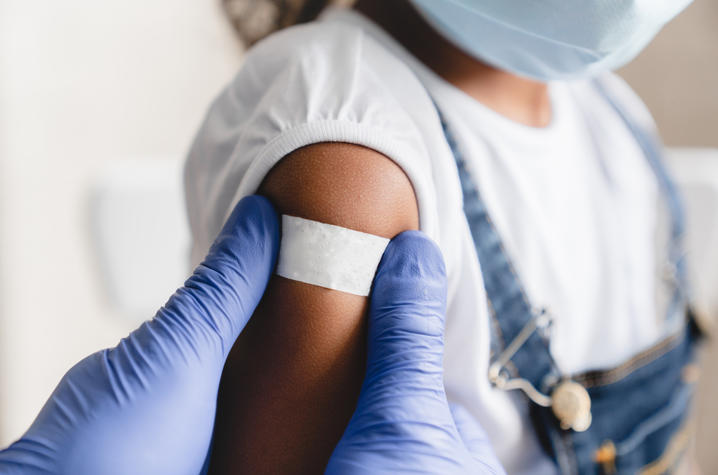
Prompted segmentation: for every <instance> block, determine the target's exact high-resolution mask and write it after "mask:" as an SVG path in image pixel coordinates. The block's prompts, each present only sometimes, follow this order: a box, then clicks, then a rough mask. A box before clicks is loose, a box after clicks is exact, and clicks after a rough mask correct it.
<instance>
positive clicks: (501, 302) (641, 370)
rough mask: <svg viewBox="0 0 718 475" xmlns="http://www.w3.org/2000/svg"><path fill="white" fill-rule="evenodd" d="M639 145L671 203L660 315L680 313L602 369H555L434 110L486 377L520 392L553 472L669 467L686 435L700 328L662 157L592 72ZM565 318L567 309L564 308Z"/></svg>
mask: <svg viewBox="0 0 718 475" xmlns="http://www.w3.org/2000/svg"><path fill="white" fill-rule="evenodd" d="M594 84H595V87H596V88H597V89H598V91H599V92H601V94H602V95H603V96H604V98H605V99H606V100H607V101H608V102H609V103H610V104H612V106H613V108H614V109H615V111H616V112H617V113H618V115H619V116H620V117H621V118H622V119H623V121H624V122H625V124H626V126H627V127H628V128H629V130H630V131H631V132H632V134H633V135H634V136H635V139H636V141H637V142H638V143H639V145H640V146H641V148H642V150H643V152H644V154H645V156H646V158H647V160H648V161H649V163H650V165H651V168H652V169H653V171H654V172H655V175H656V178H657V180H658V182H659V184H660V188H661V190H662V194H663V196H664V199H665V201H666V204H667V205H668V209H669V211H670V215H671V219H672V226H671V236H670V245H669V250H668V251H669V252H668V257H669V258H668V260H669V264H670V269H672V273H671V276H672V282H673V285H672V288H673V289H674V292H673V296H672V299H671V301H670V304H669V309H668V312H669V315H676V314H677V311H678V310H679V309H681V310H680V313H678V314H679V315H681V316H683V315H685V322H680V325H679V326H678V327H679V328H680V330H679V331H677V332H676V333H675V334H673V335H672V336H670V337H668V338H666V339H665V340H663V341H661V342H659V343H658V344H656V345H654V346H653V347H651V348H649V349H648V350H645V351H643V352H641V353H640V354H637V355H635V356H634V357H633V358H631V359H630V360H629V361H626V362H625V363H623V364H621V365H619V366H617V367H615V368H611V369H601V370H597V371H590V372H587V373H583V374H573V375H568V374H561V373H560V372H559V370H558V369H557V366H556V363H555V362H554V360H553V357H552V356H551V352H550V351H549V330H550V324H551V316H550V315H549V314H547V313H546V312H545V311H543V310H541V309H536V308H534V307H532V305H531V303H530V302H529V301H528V299H527V296H526V293H525V292H524V290H523V287H522V284H521V282H520V279H519V277H518V275H517V274H516V272H515V270H514V268H513V266H512V264H511V262H510V260H509V258H508V256H507V254H506V252H505V250H504V247H503V245H502V243H501V240H500V238H499V236H498V233H497V231H496V228H495V227H494V225H493V223H492V221H491V218H490V216H489V215H488V213H487V210H486V205H485V203H484V201H483V200H482V198H481V195H480V193H479V190H478V189H477V187H476V185H475V183H474V182H473V180H472V179H471V177H470V175H469V173H468V171H467V168H466V165H465V163H464V161H463V159H462V157H461V154H460V152H459V149H458V147H457V144H456V142H455V140H454V138H453V136H452V133H451V131H450V129H449V128H448V127H447V124H446V122H445V121H444V119H443V117H441V113H439V117H440V118H441V122H442V126H443V129H444V133H445V135H446V140H447V142H448V143H449V145H450V147H451V150H452V151H453V153H454V157H455V159H456V164H457V167H458V171H459V177H460V180H461V186H462V192H463V202H464V203H463V206H464V213H465V215H466V219H467V221H468V223H469V227H470V229H471V233H472V237H473V240H474V245H475V246H476V251H477V254H478V257H479V262H480V266H481V272H482V274H483V279H484V285H485V287H486V294H487V298H488V301H489V308H490V311H491V327H492V328H491V332H492V334H491V361H490V366H489V374H488V377H489V379H490V381H491V383H492V384H493V385H494V386H496V387H498V388H501V389H504V390H512V389H520V390H522V391H523V392H524V394H525V395H526V396H527V402H528V403H529V404H530V414H531V418H532V423H533V426H534V428H535V430H536V433H537V434H538V438H539V440H540V442H541V444H542V446H543V448H544V450H545V451H546V452H547V453H548V454H549V455H550V456H551V457H552V458H553V460H554V461H555V463H556V464H557V467H558V469H559V471H560V472H561V473H565V474H573V473H581V474H584V473H587V474H593V473H597V474H599V473H603V474H612V473H664V472H670V471H672V469H674V468H675V466H676V464H677V463H678V461H679V460H680V459H681V457H680V456H681V455H682V453H683V449H684V448H685V446H686V443H687V439H688V432H689V430H688V413H689V409H690V402H691V398H692V393H693V384H692V383H694V382H695V379H696V378H695V376H696V371H697V370H696V367H695V364H694V346H695V342H696V341H697V340H698V337H699V330H698V327H697V326H696V324H695V320H694V319H693V317H692V315H691V313H690V312H689V311H688V307H687V297H686V291H685V289H686V286H685V264H684V257H683V252H682V235H683V211H682V208H681V204H680V201H679V197H678V193H677V190H676V188H675V186H674V184H673V183H672V182H671V180H670V178H669V176H668V174H667V173H666V170H665V168H664V167H663V164H662V161H661V151H660V150H661V149H660V144H658V143H656V141H655V140H654V139H653V137H652V136H650V135H649V134H648V133H646V132H645V131H643V130H641V129H640V128H639V127H637V126H636V125H635V124H634V123H633V121H632V120H631V119H630V117H629V116H628V115H627V114H626V112H625V111H624V110H623V109H622V108H621V106H620V105H619V104H618V102H617V101H614V100H612V98H611V97H610V96H609V94H608V93H607V92H606V89H605V88H604V87H603V86H602V85H601V83H600V82H599V81H594ZM564 317H565V318H570V316H568V315H566V316H564Z"/></svg>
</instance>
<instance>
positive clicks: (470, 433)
mask: <svg viewBox="0 0 718 475" xmlns="http://www.w3.org/2000/svg"><path fill="white" fill-rule="evenodd" d="M445 312H446V276H445V270H444V263H443V259H442V257H441V253H440V252H439V250H438V248H437V247H436V245H434V244H433V243H432V242H431V241H429V240H428V239H427V238H425V237H423V235H422V234H421V233H418V232H414V231H409V232H405V233H402V234H400V235H399V236H397V237H396V238H394V239H393V240H392V241H391V242H390V243H389V245H388V246H387V248H386V251H385V252H384V256H383V257H382V260H381V263H380V265H379V269H378V271H377V274H376V277H375V278H374V284H373V287H372V295H371V302H370V305H369V338H368V340H369V351H368V361H367V371H366V379H365V380H364V385H363V386H362V390H361V394H360V396H359V401H358V404H357V409H356V411H355V413H354V415H353V417H352V419H351V421H350V423H349V426H348V427H347V429H346V431H345V432H344V435H343V437H342V439H341V441H340V442H339V445H337V448H336V449H335V451H334V454H333V455H332V457H331V459H330V461H329V465H328V466H327V470H326V472H327V474H330V475H332V474H365V473H367V474H369V473H370V474H377V473H387V474H389V473H391V474H396V473H436V474H439V473H440V474H450V473H472V474H477V473H493V474H504V470H503V468H502V467H501V464H500V463H499V462H498V460H497V458H496V456H495V455H494V453H493V450H492V448H491V445H490V443H489V440H488V438H487V437H486V434H485V433H484V431H483V430H482V429H481V428H480V427H479V426H478V424H476V422H474V420H473V419H472V417H471V416H470V415H469V413H468V412H467V411H465V410H463V409H462V408H460V407H458V406H451V407H450V405H449V404H448V402H447V400H446V394H445V392H444V384H443V369H442V358H443V352H444V351H443V350H444V341H443V340H444V316H445Z"/></svg>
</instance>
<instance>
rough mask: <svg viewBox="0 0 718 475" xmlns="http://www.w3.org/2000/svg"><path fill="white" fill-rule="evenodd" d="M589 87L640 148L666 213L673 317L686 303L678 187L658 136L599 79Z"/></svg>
mask: <svg viewBox="0 0 718 475" xmlns="http://www.w3.org/2000/svg"><path fill="white" fill-rule="evenodd" d="M593 84H594V86H595V88H596V90H597V91H598V92H599V94H601V96H603V98H604V99H605V100H606V102H607V103H608V104H610V105H611V107H612V108H613V110H614V111H615V112H616V114H618V116H619V117H620V118H621V119H622V120H623V122H624V124H625V125H626V127H627V128H628V130H629V131H630V132H631V134H632V135H633V137H634V138H635V140H636V141H637V142H638V145H639V146H640V147H641V150H642V151H643V154H644V155H645V157H646V159H647V160H648V163H649V165H650V166H651V169H652V170H653V173H654V174H655V176H656V179H657V181H658V185H659V186H660V189H661V194H662V196H663V199H664V201H665V202H666V205H667V208H668V211H669V213H670V217H671V230H670V241H669V244H668V262H667V263H666V266H665V271H666V272H665V273H666V277H667V278H668V279H669V281H670V283H671V284H672V285H673V287H674V290H675V292H674V295H673V298H672V301H671V304H670V306H669V309H668V316H671V315H674V314H675V311H676V310H677V309H678V308H679V307H680V306H684V305H685V304H686V303H687V301H688V297H689V286H688V282H687V280H688V279H687V276H686V263H685V252H684V242H683V241H684V231H685V215H684V211H683V203H682V202H681V196H680V193H679V191H678V187H677V186H676V184H675V183H674V182H673V180H672V179H671V176H670V173H669V172H668V170H667V168H666V165H665V163H664V158H663V145H662V144H661V143H660V141H659V140H658V137H656V136H655V135H653V134H651V133H649V132H648V131H646V130H644V129H643V128H642V127H640V126H638V124H636V122H635V121H634V120H633V119H632V118H631V116H630V114H629V112H628V111H627V110H626V108H625V107H624V106H623V105H622V104H621V102H620V101H618V100H616V99H615V98H614V97H613V96H612V95H611V94H610V92H609V88H608V87H607V86H606V85H605V84H604V81H603V80H601V79H595V80H594V81H593Z"/></svg>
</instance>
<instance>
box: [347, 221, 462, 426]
mask: <svg viewBox="0 0 718 475" xmlns="http://www.w3.org/2000/svg"><path fill="white" fill-rule="evenodd" d="M445 307H446V272H445V269H444V261H443V258H442V256H441V252H440V251H439V249H438V247H437V246H436V245H435V244H434V243H433V242H432V241H431V240H429V239H428V238H427V237H425V236H424V235H423V234H422V233H420V232H418V231H407V232H404V233H402V234H400V235H399V236H397V237H396V238H394V239H393V240H392V241H391V242H390V243H389V245H388V246H387V248H386V250H385V251H384V255H383V257H382V260H381V262H380V264H379V268H378V270H377V273H376V276H375V277H374V284H373V287H372V293H371V296H370V304H369V329H368V354H367V370H366V378H365V380H364V385H363V386H362V390H361V394H360V396H359V402H358V407H357V411H356V412H355V415H354V418H353V419H352V422H351V424H350V426H349V428H348V430H349V431H350V432H351V431H352V430H354V429H356V430H362V428H363V426H371V425H373V424H381V422H380V420H381V419H391V420H392V421H401V420H413V419H414V418H418V419H422V420H426V418H427V417H428V418H429V419H430V420H429V422H436V423H437V424H439V425H442V424H444V423H445V422H447V421H450V420H451V415H450V414H449V413H448V406H447V403H446V398H445V395H444V386H443V370H442V358H443V344H444V341H443V338H444V313H445ZM410 411H414V412H411V413H410ZM416 411H418V412H416ZM424 413H425V414H424Z"/></svg>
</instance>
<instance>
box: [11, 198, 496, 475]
mask: <svg viewBox="0 0 718 475" xmlns="http://www.w3.org/2000/svg"><path fill="white" fill-rule="evenodd" d="M277 247H278V222H277V219H276V215H275V213H274V210H273V209H272V207H271V205H270V204H269V203H268V202H267V201H266V200H265V199H263V198H260V197H248V198H245V199H244V200H242V201H241V202H240V203H239V204H238V206H237V207H236V208H235V210H234V212H233V213H232V216H231V217H230V218H229V220H228V221H227V224H226V225H225V227H224V229H223V230H222V232H221V233H220V235H219V237H218V238H217V240H216V241H215V243H214V245H213V246H212V249H211V250H210V253H209V255H208V256H207V258H206V259H205V261H204V262H203V264H201V265H200V266H199V267H198V268H197V269H196V270H195V273H194V275H193V276H192V277H191V278H190V279H189V280H188V281H187V282H186V283H185V286H184V287H183V288H181V289H180V290H178V291H177V292H176V293H175V295H173V296H172V298H171V299H170V300H169V302H168V303H167V304H166V305H165V306H164V307H163V308H162V309H161V310H160V311H159V312H158V313H157V315H156V316H155V318H154V319H153V320H151V321H149V322H146V323H144V324H143V325H142V326H141V327H140V328H139V329H138V330H136V331H134V332H133V333H132V334H130V335H129V336H128V337H127V338H125V339H123V340H122V341H121V342H120V344H119V345H118V346H117V347H115V348H112V349H108V350H103V351H100V352H98V353H95V354H93V355H91V356H89V357H88V358H86V359H84V360H82V361H81V362H80V363H78V364H77V365H75V366H74V367H73V368H72V369H71V370H70V371H69V372H68V373H67V374H66V375H65V377H64V378H63V379H62V381H61V382H60V384H59V385H58V387H57V389H56V390H55V392H54V393H53V394H52V396H51V397H50V399H49V401H48V402H47V403H46V404H45V407H44V408H43V409H42V411H41V412H40V414H39V416H38V417H37V419H36V420H35V422H34V423H33V425H32V426H31V427H30V429H29V430H28V432H27V433H26V434H25V435H24V436H23V437H22V438H21V439H20V440H19V441H17V442H16V443H14V444H13V445H11V446H10V447H9V448H8V449H6V450H4V451H2V452H0V473H3V474H5V473H8V474H11V473H22V474H39V473H53V474H73V475H75V474H77V475H83V474H93V475H94V474H103V475H106V474H107V475H112V474H130V473H131V474H157V475H162V474H183V473H187V474H196V473H199V472H200V471H201V469H202V467H203V464H204V463H205V461H206V459H207V452H208V448H209V444H210V439H211V433H212V426H213V423H214V415H215V402H216V396H217V388H218V385H219V379H220V376H221V373H222V368H223V366H224V362H225V359H226V357H227V354H228V352H229V350H230V348H231V347H232V344H233V343H234V341H235V340H236V338H237V336H238V335H239V333H240V332H241V330H242V329H243V328H244V325H245V324H246V323H247V320H248V319H249V317H250V316H251V315H252V313H253V312H254V309H255V307H256V305H257V303H258V302H259V299H260V298H261V295H262V293H263V292H264V288H265V286H266V283H267V280H268V279H269V276H270V273H271V272H272V270H273V268H274V265H275V261H276V254H277ZM445 294H446V289H445V276H444V269H443V262H442V259H441V255H440V253H439V252H438V250H437V249H436V247H435V246H434V245H433V244H432V243H431V242H430V241H429V240H428V239H426V238H424V237H422V235H421V234H420V233H412V232H409V233H404V234H402V235H400V236H399V237H397V238H396V239H394V240H393V241H392V242H391V243H390V244H389V246H388V247H387V250H386V252H385V254H384V257H383V259H382V262H381V264H380V266H379V270H378V273H377V276H376V278H375V282H374V289H373V293H372V301H371V305H370V317H369V333H370V334H369V361H368V367H367V378H366V381H365V383H364V387H363V389H362V394H361V396H360V400H359V404H358V408H357V411H356V413H355V414H354V417H353V418H352V421H351V423H350V425H349V427H348V428H347V430H346V432H345V434H344V437H343V438H342V440H341V442H340V443H339V445H338V446H337V449H336V451H335V453H334V455H333V456H332V458H331V460H330V463H329V466H328V469H327V471H328V472H329V473H347V472H349V473H364V472H370V473H377V472H385V473H389V472H390V473H400V472H408V471H411V472H428V473H452V472H469V473H480V472H491V471H493V473H503V470H502V469H501V467H500V465H499V464H498V462H497V461H496V459H495V457H494V456H493V453H492V452H491V449H490V446H489V443H488V441H487V439H486V437H485V436H484V434H483V432H482V431H481V430H480V429H479V427H478V426H477V425H476V424H475V423H474V422H473V421H472V420H471V418H470V417H469V416H468V415H467V413H465V412H463V411H460V410H458V409H456V408H453V414H452V409H450V408H449V405H448V404H447V401H446V396H445V394H444V388H443V383H442V369H441V358H442V353H443V324H444V311H445V308H444V307H445V298H446V296H445Z"/></svg>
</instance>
